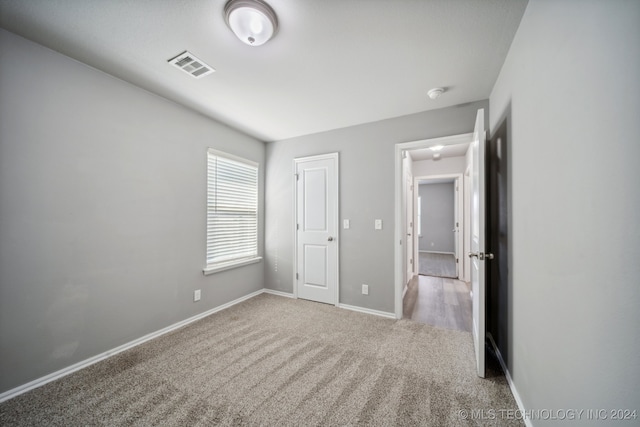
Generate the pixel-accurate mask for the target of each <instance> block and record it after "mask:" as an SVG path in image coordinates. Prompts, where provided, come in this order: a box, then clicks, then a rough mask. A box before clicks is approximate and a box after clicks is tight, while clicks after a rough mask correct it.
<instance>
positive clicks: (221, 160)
mask: <svg viewBox="0 0 640 427" xmlns="http://www.w3.org/2000/svg"><path fill="white" fill-rule="evenodd" d="M207 169H208V170H207V264H215V263H219V262H228V261H232V260H235V259H242V258H249V257H255V256H257V255H258V168H257V167H256V166H253V165H250V164H247V163H243V162H241V161H237V160H234V159H230V158H227V157H224V156H223V155H216V154H213V153H211V152H209V153H208V156H207Z"/></svg>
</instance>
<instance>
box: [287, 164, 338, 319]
mask: <svg viewBox="0 0 640 427" xmlns="http://www.w3.org/2000/svg"><path fill="white" fill-rule="evenodd" d="M325 159H333V160H334V162H335V166H336V182H335V187H334V192H335V195H336V196H335V197H336V200H335V208H334V209H333V211H332V212H329V215H334V216H335V219H336V230H335V235H336V237H335V240H336V255H335V260H334V261H335V263H336V275H335V280H336V290H335V295H334V301H333V302H332V304H333V305H335V306H336V307H337V306H338V304H339V303H340V224H339V222H340V216H339V212H340V208H339V204H340V155H339V153H338V152H335V153H326V154H318V155H315V156H306V157H297V158H294V159H293V181H292V182H293V183H292V186H293V269H292V270H293V297H294V298H295V299H298V278H297V277H296V276H297V275H298V273H299V272H298V271H297V270H298V233H297V222H298V191H297V190H298V189H297V185H298V176H297V173H298V172H297V171H298V164H299V163H303V162H309V161H313V160H325Z"/></svg>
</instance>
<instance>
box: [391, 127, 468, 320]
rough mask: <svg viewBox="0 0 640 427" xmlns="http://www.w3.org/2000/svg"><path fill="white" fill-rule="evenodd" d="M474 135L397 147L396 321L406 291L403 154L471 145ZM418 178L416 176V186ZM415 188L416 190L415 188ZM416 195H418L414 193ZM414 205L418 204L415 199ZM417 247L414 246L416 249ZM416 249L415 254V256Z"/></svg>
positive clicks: (416, 142)
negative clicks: (441, 146) (424, 149)
mask: <svg viewBox="0 0 640 427" xmlns="http://www.w3.org/2000/svg"><path fill="white" fill-rule="evenodd" d="M472 136H473V135H472V134H471V133H468V134H461V135H451V136H445V137H440V138H431V139H423V140H419V141H412V142H402V143H398V144H396V145H395V174H394V176H395V178H394V181H395V184H394V187H395V201H394V206H395V214H394V218H395V227H394V273H393V275H394V284H395V286H394V287H395V289H394V290H395V292H394V303H395V304H394V306H395V308H394V312H395V315H396V319H402V297H403V296H404V295H403V291H404V289H405V283H404V280H403V279H404V278H405V275H406V273H405V270H406V268H405V263H404V260H405V253H406V249H405V245H406V243H405V242H406V237H407V236H406V228H405V225H404V221H405V220H404V218H406V215H407V214H406V212H405V210H406V203H404V185H405V180H404V173H403V169H404V168H403V159H404V156H403V153H404V152H405V151H406V150H409V151H411V150H418V149H423V148H428V147H431V146H434V145H456V144H461V143H469V142H470V141H471V139H472ZM416 179H418V178H417V177H415V176H414V184H415V181H416ZM416 185H417V184H416ZM414 188H416V187H415V186H414ZM414 194H417V193H416V192H415V191H414ZM414 203H416V200H415V197H414ZM416 246H417V245H414V248H415V247H416ZM415 252H416V251H415V249H414V254H415ZM415 260H417V256H415V255H414V262H417V261H415Z"/></svg>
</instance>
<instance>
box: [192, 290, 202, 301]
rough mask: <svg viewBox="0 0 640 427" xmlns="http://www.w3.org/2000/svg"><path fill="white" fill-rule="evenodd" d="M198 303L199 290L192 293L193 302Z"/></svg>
mask: <svg viewBox="0 0 640 427" xmlns="http://www.w3.org/2000/svg"><path fill="white" fill-rule="evenodd" d="M196 301H200V289H196V290H195V291H193V302H196Z"/></svg>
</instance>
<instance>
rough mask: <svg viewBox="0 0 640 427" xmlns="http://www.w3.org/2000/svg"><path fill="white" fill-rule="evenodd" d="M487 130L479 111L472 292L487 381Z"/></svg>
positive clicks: (481, 369)
mask: <svg viewBox="0 0 640 427" xmlns="http://www.w3.org/2000/svg"><path fill="white" fill-rule="evenodd" d="M485 138H486V137H485V130H484V110H482V109H480V110H478V114H477V116H476V125H475V128H474V131H473V142H472V143H471V144H472V166H471V252H470V253H469V257H470V258H471V291H472V293H473V295H472V304H473V344H474V347H475V353H476V367H477V371H478V376H479V377H481V378H484V377H485V350H484V340H485V307H486V304H485V258H486V255H485V253H484V250H485V236H484V231H485V217H484V216H485V215H484V214H485V199H484V195H485V183H484V181H485V179H484V178H485V171H484V164H485V163H484V162H485V160H484V158H485Z"/></svg>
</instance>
